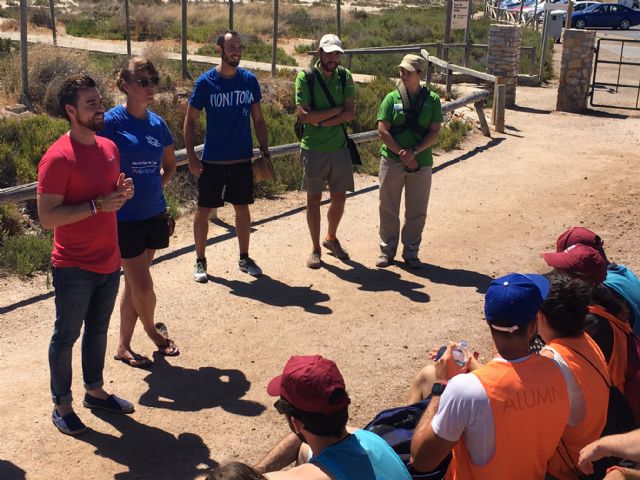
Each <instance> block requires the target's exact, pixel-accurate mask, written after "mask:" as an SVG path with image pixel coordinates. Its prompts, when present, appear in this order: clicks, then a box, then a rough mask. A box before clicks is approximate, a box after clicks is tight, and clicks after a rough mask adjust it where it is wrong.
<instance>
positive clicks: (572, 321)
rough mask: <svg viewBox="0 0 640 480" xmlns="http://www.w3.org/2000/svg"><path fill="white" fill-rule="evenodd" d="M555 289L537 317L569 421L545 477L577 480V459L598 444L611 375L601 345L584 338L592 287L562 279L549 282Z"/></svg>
mask: <svg viewBox="0 0 640 480" xmlns="http://www.w3.org/2000/svg"><path fill="white" fill-rule="evenodd" d="M548 279H549V282H550V283H551V289H550V290H549V295H548V296H547V299H546V300H545V302H544V303H543V304H542V308H541V311H542V313H543V315H540V316H539V317H538V334H539V335H540V336H541V337H542V339H543V340H544V342H545V343H546V346H545V347H544V348H543V349H542V351H541V353H540V354H541V355H544V356H546V357H549V358H552V359H554V360H555V361H556V363H557V364H558V366H559V367H560V370H561V371H562V375H563V376H564V379H565V382H566V384H567V388H568V391H569V403H570V411H569V421H568V423H567V426H566V429H565V431H564V433H563V434H562V440H561V442H560V444H559V445H558V448H557V449H556V452H555V455H554V456H553V458H552V459H551V460H550V461H549V465H548V467H547V471H548V473H549V475H551V476H552V477H553V478H555V479H558V480H577V479H579V478H581V476H582V474H581V473H580V471H579V470H578V455H579V453H580V450H581V449H582V448H583V447H584V446H585V445H587V444H589V443H591V442H593V441H594V440H596V439H598V438H600V435H601V433H602V430H603V428H604V425H605V423H606V421H607V407H608V404H609V384H610V383H611V379H610V375H609V372H608V370H607V364H606V363H605V360H604V357H603V356H602V352H601V351H600V348H598V345H596V343H595V342H594V341H593V339H592V338H591V337H590V336H589V335H587V334H586V333H584V331H583V330H584V327H585V317H586V314H587V304H588V302H589V299H590V285H589V284H588V283H586V282H583V281H582V280H579V279H577V278H572V277H569V276H567V275H563V274H560V273H552V274H550V275H549V276H548Z"/></svg>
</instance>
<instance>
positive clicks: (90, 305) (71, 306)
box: [49, 267, 120, 405]
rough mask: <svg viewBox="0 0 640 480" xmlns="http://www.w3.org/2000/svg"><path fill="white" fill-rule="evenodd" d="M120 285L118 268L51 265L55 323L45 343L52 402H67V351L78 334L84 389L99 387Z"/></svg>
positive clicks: (69, 380)
mask: <svg viewBox="0 0 640 480" xmlns="http://www.w3.org/2000/svg"><path fill="white" fill-rule="evenodd" d="M119 286H120V270H119V269H118V270H117V271H115V272H113V273H109V274H101V273H94V272H89V271H88V270H83V269H81V268H77V267H65V268H55V267H54V268H53V287H54V289H55V301H56V322H55V324H54V326H53V336H52V337H51V344H50V345H49V368H50V369H51V395H52V398H53V403H55V404H56V405H66V404H68V403H71V400H72V396H71V354H72V353H73V344H74V343H75V342H76V340H77V339H78V337H79V336H80V329H81V328H82V322H83V321H84V334H83V335H82V374H83V378H84V387H85V388H86V389H87V390H91V389H95V388H100V387H101V386H102V385H103V384H104V382H103V380H102V370H103V368H104V355H105V351H106V348H107V330H108V328H109V319H110V318H111V312H112V311H113V306H114V304H115V301H116V295H117V294H118V287H119Z"/></svg>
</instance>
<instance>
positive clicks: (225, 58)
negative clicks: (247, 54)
mask: <svg viewBox="0 0 640 480" xmlns="http://www.w3.org/2000/svg"><path fill="white" fill-rule="evenodd" d="M222 61H223V62H225V63H226V64H227V65H229V66H230V67H233V68H236V67H237V66H238V65H240V59H238V60H232V59H231V57H230V56H228V55H227V54H226V53H224V52H223V53H222Z"/></svg>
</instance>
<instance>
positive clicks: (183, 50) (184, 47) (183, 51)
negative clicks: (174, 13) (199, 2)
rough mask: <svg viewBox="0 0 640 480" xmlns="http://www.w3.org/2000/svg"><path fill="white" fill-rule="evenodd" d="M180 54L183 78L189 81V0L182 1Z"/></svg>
mask: <svg viewBox="0 0 640 480" xmlns="http://www.w3.org/2000/svg"><path fill="white" fill-rule="evenodd" d="M180 43H181V44H182V45H181V48H180V53H181V57H182V58H181V62H182V65H181V70H182V78H183V79H185V80H186V79H188V78H190V76H189V72H188V71H187V0H182V26H181V31H180Z"/></svg>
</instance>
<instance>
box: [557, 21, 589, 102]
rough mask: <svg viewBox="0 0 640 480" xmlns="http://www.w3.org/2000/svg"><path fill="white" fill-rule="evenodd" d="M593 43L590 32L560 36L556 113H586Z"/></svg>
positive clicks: (583, 31) (569, 33) (566, 32)
mask: <svg viewBox="0 0 640 480" xmlns="http://www.w3.org/2000/svg"><path fill="white" fill-rule="evenodd" d="M595 40H596V32H594V31H593V30H574V29H571V30H566V31H565V32H564V37H563V40H562V62H561V64H560V85H559V86H558V100H557V103H556V109H557V110H560V111H562V112H573V113H580V112H583V111H584V110H586V108H587V98H588V95H589V85H590V83H591V68H592V67H593V55H594V50H593V46H594V43H595Z"/></svg>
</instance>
